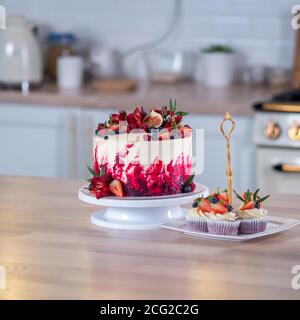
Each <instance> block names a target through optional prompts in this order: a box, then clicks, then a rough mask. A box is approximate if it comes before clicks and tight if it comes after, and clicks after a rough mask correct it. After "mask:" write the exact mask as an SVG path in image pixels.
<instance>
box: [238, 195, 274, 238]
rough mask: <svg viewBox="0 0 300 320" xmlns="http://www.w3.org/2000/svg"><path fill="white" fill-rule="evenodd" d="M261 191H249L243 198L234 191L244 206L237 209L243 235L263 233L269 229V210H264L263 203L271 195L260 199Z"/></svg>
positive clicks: (240, 230)
mask: <svg viewBox="0 0 300 320" xmlns="http://www.w3.org/2000/svg"><path fill="white" fill-rule="evenodd" d="M258 192H259V189H257V190H256V191H255V192H250V191H249V190H247V191H246V192H244V194H243V196H241V195H239V194H238V193H237V192H236V191H234V193H235V195H236V197H237V198H238V199H239V200H241V201H242V205H241V206H240V207H239V208H238V209H237V211H236V212H237V215H238V218H239V220H240V227H239V232H240V233H241V234H251V233H257V232H262V231H265V230H266V227H267V222H268V219H267V214H268V212H267V210H266V209H264V208H263V206H262V202H264V201H265V200H266V199H268V198H269V196H270V195H267V196H265V197H262V198H261V197H260V196H259V195H258Z"/></svg>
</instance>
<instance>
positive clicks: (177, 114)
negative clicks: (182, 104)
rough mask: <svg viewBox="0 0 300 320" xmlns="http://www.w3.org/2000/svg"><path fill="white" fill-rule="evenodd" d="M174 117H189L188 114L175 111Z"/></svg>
mask: <svg viewBox="0 0 300 320" xmlns="http://www.w3.org/2000/svg"><path fill="white" fill-rule="evenodd" d="M175 115H176V116H182V117H185V116H187V115H189V113H188V112H184V111H177V112H175Z"/></svg>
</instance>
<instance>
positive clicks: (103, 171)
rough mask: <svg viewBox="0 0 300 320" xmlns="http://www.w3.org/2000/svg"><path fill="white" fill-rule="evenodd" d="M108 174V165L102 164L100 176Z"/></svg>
mask: <svg viewBox="0 0 300 320" xmlns="http://www.w3.org/2000/svg"><path fill="white" fill-rule="evenodd" d="M105 175H106V166H105V165H104V164H102V165H101V170H100V177H103V176H105Z"/></svg>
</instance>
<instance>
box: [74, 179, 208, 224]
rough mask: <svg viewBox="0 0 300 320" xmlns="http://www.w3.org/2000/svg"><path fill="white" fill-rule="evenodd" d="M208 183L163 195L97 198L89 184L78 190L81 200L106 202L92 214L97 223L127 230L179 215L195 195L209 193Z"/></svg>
mask: <svg viewBox="0 0 300 320" xmlns="http://www.w3.org/2000/svg"><path fill="white" fill-rule="evenodd" d="M208 194H209V190H208V188H207V187H206V186H204V185H200V184H197V185H196V189H195V190H194V191H193V192H190V193H181V194H176V195H173V196H160V197H124V198H118V197H104V198H100V199H96V197H95V196H94V195H92V194H90V192H89V190H88V189H87V186H83V187H81V188H80V189H79V191H78V197H79V199H80V200H82V201H84V202H87V203H90V204H95V205H100V206H105V207H106V208H102V209H101V210H99V211H97V212H95V213H94V214H93V215H92V216H91V222H92V223H93V224H94V225H97V226H100V227H105V228H113V229H126V230H148V229H157V228H159V227H160V225H161V224H163V223H165V222H167V221H173V220H177V219H180V218H182V217H183V216H184V210H183V209H182V208H181V207H180V205H183V204H188V203H191V202H192V201H193V199H195V198H196V197H200V196H201V195H203V196H204V197H206V196H208Z"/></svg>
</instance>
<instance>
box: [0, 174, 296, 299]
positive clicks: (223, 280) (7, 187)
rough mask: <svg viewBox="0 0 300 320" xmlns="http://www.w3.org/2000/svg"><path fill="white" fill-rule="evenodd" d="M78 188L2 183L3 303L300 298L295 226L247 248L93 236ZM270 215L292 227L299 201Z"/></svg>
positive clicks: (163, 237)
mask: <svg viewBox="0 0 300 320" xmlns="http://www.w3.org/2000/svg"><path fill="white" fill-rule="evenodd" d="M82 183H83V182H82V181H79V180H57V179H47V178H22V177H0V265H3V266H4V267H5V269H6V278H7V279H6V280H7V281H6V286H7V288H6V290H0V298H1V299H129V298H132V299H142V298H144V299H162V298H167V299H174V298H176V299H225V298H228V299H254V298H256V299H271V298H274V299H278V298H283V299H286V298H291V299H300V290H294V289H292V288H291V280H292V273H291V269H292V267H293V266H294V265H300V227H299V226H297V227H295V228H294V229H292V230H289V231H287V232H284V233H282V234H278V235H275V236H271V237H269V238H265V239H263V240H256V241H251V242H245V243H232V242H221V241H212V240H202V239H198V238H193V237H188V236H184V235H182V234H181V233H178V232H174V231H170V230H156V231H143V232H141V231H116V230H106V229H102V230H100V229H96V228H94V227H93V226H92V225H91V223H90V221H89V218H90V215H91V214H92V212H93V211H95V210H96V209H98V208H96V207H94V206H92V205H87V204H85V203H82V202H80V201H79V200H78V199H77V189H78V188H79V186H81V185H82ZM268 207H269V210H270V211H271V213H272V215H280V216H284V217H291V218H299V219H300V209H299V207H300V197H299V196H285V197H283V196H280V195H274V196H273V197H272V199H271V200H270V201H269V203H268Z"/></svg>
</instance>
